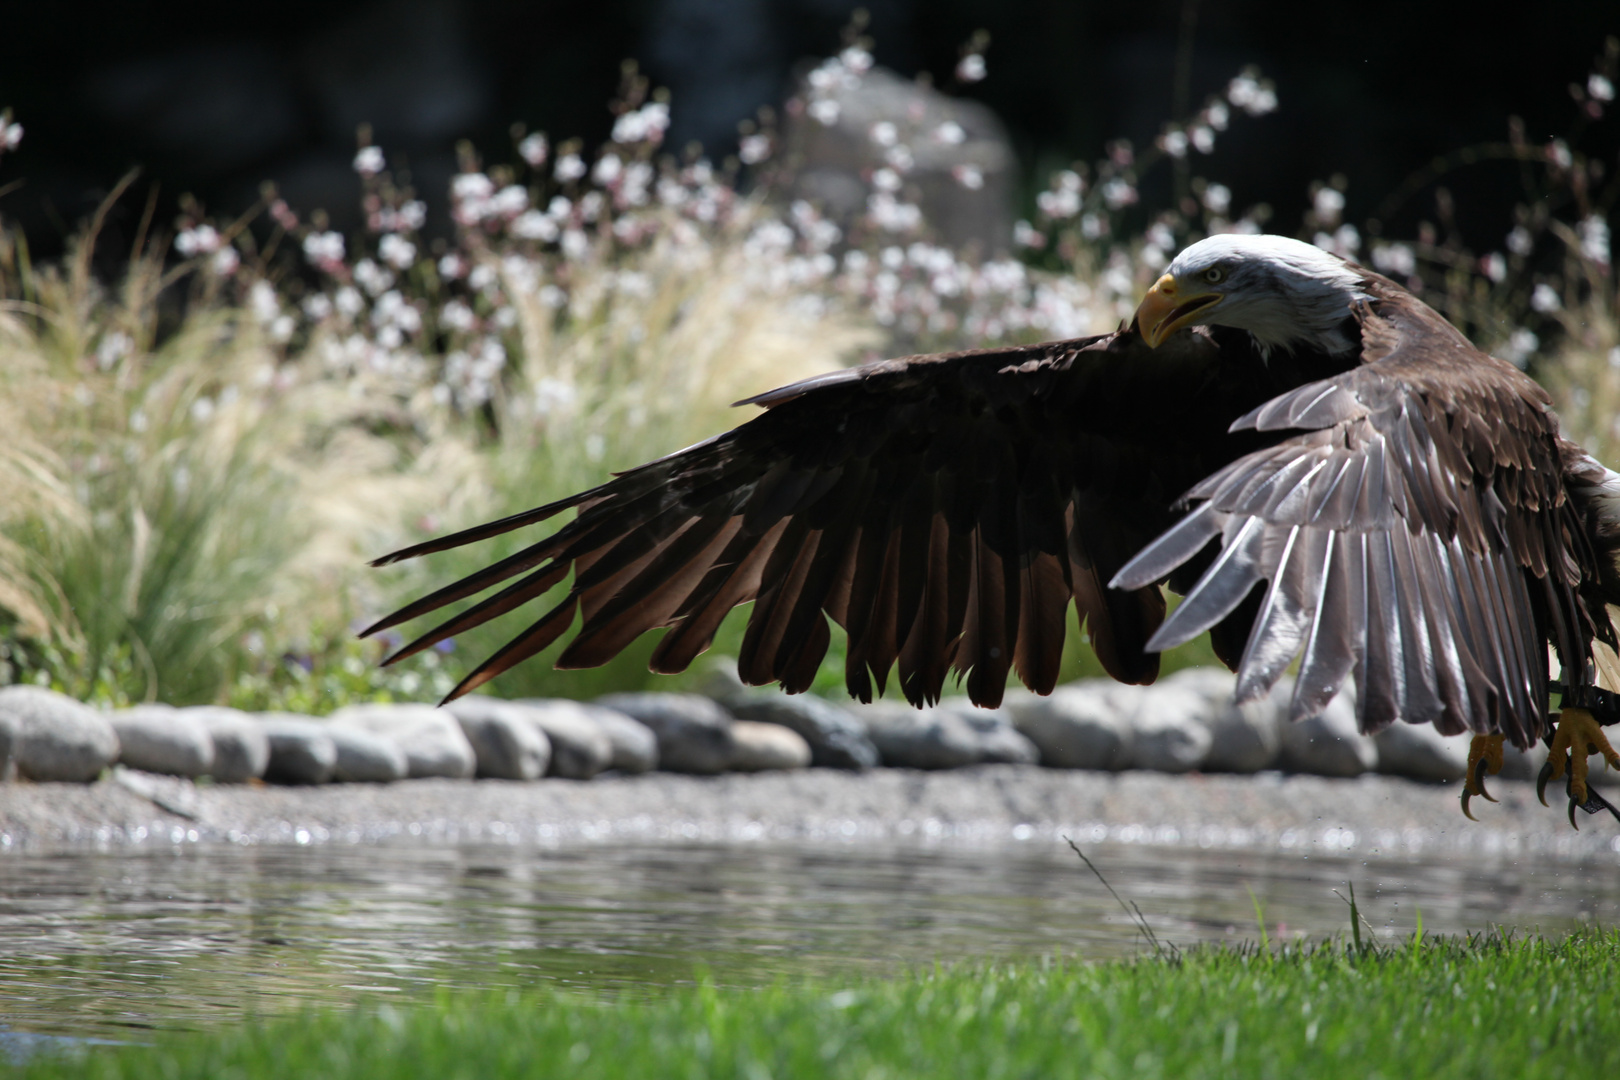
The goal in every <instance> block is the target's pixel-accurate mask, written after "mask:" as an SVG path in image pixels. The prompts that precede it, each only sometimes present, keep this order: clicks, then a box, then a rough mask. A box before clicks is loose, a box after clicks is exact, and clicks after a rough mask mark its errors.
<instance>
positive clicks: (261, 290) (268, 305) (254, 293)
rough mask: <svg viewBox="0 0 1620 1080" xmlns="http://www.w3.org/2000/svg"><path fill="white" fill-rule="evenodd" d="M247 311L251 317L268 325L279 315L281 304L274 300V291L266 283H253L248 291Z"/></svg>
mask: <svg viewBox="0 0 1620 1080" xmlns="http://www.w3.org/2000/svg"><path fill="white" fill-rule="evenodd" d="M248 310H250V311H252V312H253V317H254V318H255V319H258V320H259V322H261V323H268V322H270V321H271V320H272V319H274V318H275V317H276V316H277V315H280V314H281V303H280V302H279V301H278V300H277V299H276V290H275V289H274V288H273V287H272V286H271V284H270V283H269V282H268V281H255V282H254V283H253V286H252V288H250V289H248Z"/></svg>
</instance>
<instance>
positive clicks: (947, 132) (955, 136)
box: [934, 120, 967, 146]
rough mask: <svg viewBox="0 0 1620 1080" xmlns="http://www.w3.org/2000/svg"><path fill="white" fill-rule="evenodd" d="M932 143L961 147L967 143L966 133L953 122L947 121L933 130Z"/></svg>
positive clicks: (959, 125) (960, 126)
mask: <svg viewBox="0 0 1620 1080" xmlns="http://www.w3.org/2000/svg"><path fill="white" fill-rule="evenodd" d="M934 141H935V142H937V143H943V144H944V145H946V146H961V145H962V143H964V142H966V141H967V132H966V131H963V130H962V125H961V124H958V123H957V122H956V121H955V120H947V121H945V122H944V123H943V124H941V125H939V127H937V128H935V129H934Z"/></svg>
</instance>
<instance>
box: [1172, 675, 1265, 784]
mask: <svg viewBox="0 0 1620 1080" xmlns="http://www.w3.org/2000/svg"><path fill="white" fill-rule="evenodd" d="M1159 685H1160V686H1174V687H1178V688H1180V689H1184V690H1190V691H1192V692H1193V693H1195V694H1197V695H1199V696H1200V697H1201V698H1203V699H1204V710H1203V711H1202V712H1201V713H1200V714H1199V721H1200V722H1201V723H1202V724H1203V725H1204V726H1205V727H1206V728H1208V729H1209V734H1210V746H1209V753H1208V754H1207V755H1205V757H1204V763H1203V764H1202V765H1200V766H1199V768H1201V769H1203V770H1204V771H1205V772H1230V773H1256V772H1259V771H1261V770H1262V769H1269V768H1271V767H1272V766H1273V765H1274V764H1276V761H1277V755H1278V754H1279V753H1281V752H1282V735H1281V733H1280V732H1278V730H1277V705H1276V702H1274V701H1272V700H1271V699H1270V698H1269V697H1262V698H1260V699H1258V700H1256V701H1245V702H1243V703H1242V704H1239V703H1237V702H1235V701H1233V700H1232V696H1233V693H1234V692H1235V691H1236V689H1237V676H1236V675H1234V674H1232V673H1231V672H1230V671H1227V670H1226V669H1225V668H1217V667H1195V668H1183V669H1182V670H1180V671H1178V672H1176V673H1174V674H1173V675H1170V676H1169V677H1168V678H1166V679H1164V680H1163V681H1162V682H1161V683H1160V684H1159Z"/></svg>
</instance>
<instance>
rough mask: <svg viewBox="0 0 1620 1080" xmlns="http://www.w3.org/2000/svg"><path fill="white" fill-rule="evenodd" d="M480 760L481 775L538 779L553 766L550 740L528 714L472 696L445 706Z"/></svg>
mask: <svg viewBox="0 0 1620 1080" xmlns="http://www.w3.org/2000/svg"><path fill="white" fill-rule="evenodd" d="M445 709H446V710H447V711H448V712H449V713H450V715H451V716H454V717H455V718H456V722H457V723H459V724H460V725H461V733H462V734H463V735H465V736H467V741H468V742H469V743H471V744H472V748H473V754H474V755H475V756H476V757H477V758H478V775H479V776H487V777H491V778H493V779H496V780H538V779H540V777H542V776H544V775H546V768H547V767H548V766H549V765H550V764H551V740H550V739H549V738H547V737H546V733H545V732H544V731H542V730H540V727H539V725H537V724H536V723H535V722H534V720H533V719H531V718H530V716H529V712H528V710H527V709H525V708H524V707H523V706H521V705H514V704H512V703H511V702H509V701H502V700H501V699H500V698H492V697H486V696H484V695H482V694H473V695H470V696H468V697H463V698H457V699H456V700H454V701H452V702H450V703H449V704H448V705H446V706H445Z"/></svg>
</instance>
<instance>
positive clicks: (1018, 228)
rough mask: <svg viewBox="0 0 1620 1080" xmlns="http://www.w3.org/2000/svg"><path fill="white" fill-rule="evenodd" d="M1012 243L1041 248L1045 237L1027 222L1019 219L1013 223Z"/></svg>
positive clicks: (1044, 243) (1024, 246)
mask: <svg viewBox="0 0 1620 1080" xmlns="http://www.w3.org/2000/svg"><path fill="white" fill-rule="evenodd" d="M1013 243H1014V244H1016V245H1018V246H1019V247H1023V248H1042V247H1045V246H1046V237H1045V236H1044V235H1043V234H1041V233H1040V232H1039V231H1038V230H1037V229H1036V228H1035V226H1033V225H1031V224H1030V223H1029V222H1027V221H1023V220H1020V221H1018V222H1017V223H1016V224H1014V225H1013Z"/></svg>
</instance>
